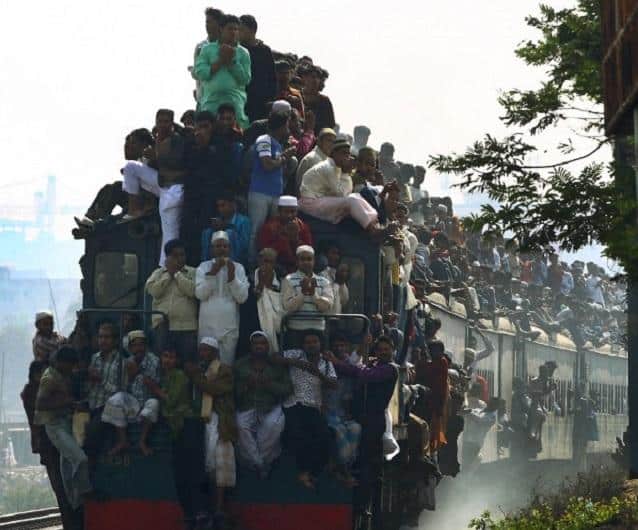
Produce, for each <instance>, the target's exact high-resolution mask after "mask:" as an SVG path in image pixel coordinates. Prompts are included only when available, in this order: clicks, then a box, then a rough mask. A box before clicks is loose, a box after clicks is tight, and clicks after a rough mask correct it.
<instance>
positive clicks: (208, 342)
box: [199, 337, 219, 350]
mask: <svg viewBox="0 0 638 530" xmlns="http://www.w3.org/2000/svg"><path fill="white" fill-rule="evenodd" d="M199 343H200V344H206V346H210V347H211V348H215V349H216V350H219V342H217V339H216V338H215V337H204V338H202V339H201V340H200V341H199Z"/></svg>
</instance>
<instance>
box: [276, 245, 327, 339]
mask: <svg viewBox="0 0 638 530" xmlns="http://www.w3.org/2000/svg"><path fill="white" fill-rule="evenodd" d="M314 267H315V251H314V249H313V248H312V247H311V246H309V245H301V246H300V247H298V248H297V271H296V272H293V273H291V274H289V275H288V276H286V277H285V278H284V280H283V282H282V285H281V296H282V303H283V307H284V310H285V311H286V314H288V315H292V317H291V318H290V320H289V322H288V327H289V329H291V330H296V331H302V330H306V329H317V330H324V329H325V325H326V323H325V321H324V319H323V317H322V316H321V315H322V314H325V313H329V312H330V311H331V309H332V307H333V304H334V292H333V290H332V286H331V285H330V282H329V281H328V280H327V279H326V278H324V277H323V276H319V275H318V274H315V273H314ZM297 312H303V313H310V315H307V316H304V317H303V318H301V317H299V318H295V317H294V314H295V313H297ZM313 314H315V315H317V316H316V317H313V316H312V315H313Z"/></svg>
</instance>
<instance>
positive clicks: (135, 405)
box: [102, 330, 160, 456]
mask: <svg viewBox="0 0 638 530" xmlns="http://www.w3.org/2000/svg"><path fill="white" fill-rule="evenodd" d="M128 350H129V352H130V354H131V357H129V358H127V359H126V360H125V361H124V369H125V377H126V380H127V381H128V384H127V385H126V391H121V392H117V393H115V394H113V395H112V396H111V397H110V398H109V399H108V400H107V401H106V404H105V406H104V412H103V413H102V422H104V423H107V424H110V425H113V426H114V427H115V430H116V432H117V442H116V444H115V446H114V447H113V448H112V449H111V451H110V454H111V455H117V454H119V453H120V452H122V451H124V450H125V449H127V448H128V447H129V442H128V437H127V433H126V428H127V426H128V424H129V423H134V422H139V423H142V434H141V436H140V440H139V448H140V451H142V454H144V455H145V456H148V455H150V454H151V452H152V451H151V448H150V447H149V446H148V443H147V437H148V433H149V431H150V430H151V427H152V425H153V424H154V423H157V419H158V416H159V401H158V400H157V399H156V398H154V397H152V395H153V394H152V388H154V386H155V385H156V384H157V383H159V378H160V361H159V359H158V357H157V356H156V355H155V354H153V353H151V352H148V351H147V348H146V335H145V334H144V332H143V331H141V330H135V331H131V332H130V333H129V334H128Z"/></svg>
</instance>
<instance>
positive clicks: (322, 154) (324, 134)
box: [297, 129, 337, 189]
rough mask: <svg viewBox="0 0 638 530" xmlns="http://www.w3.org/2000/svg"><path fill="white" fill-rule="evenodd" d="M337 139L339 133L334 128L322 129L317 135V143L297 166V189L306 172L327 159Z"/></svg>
mask: <svg viewBox="0 0 638 530" xmlns="http://www.w3.org/2000/svg"><path fill="white" fill-rule="evenodd" d="M336 139H337V133H336V132H334V130H332V129H322V130H321V131H319V136H318V137H317V145H316V146H315V148H314V149H313V150H312V151H310V152H309V153H308V154H307V155H306V156H304V157H303V158H302V159H301V162H299V167H298V168H297V189H299V186H301V179H302V177H303V176H304V173H305V172H306V171H308V170H309V169H310V168H311V167H315V166H316V165H317V164H318V163H319V162H323V161H324V160H327V159H328V157H329V156H330V151H332V144H334V143H335V140H336Z"/></svg>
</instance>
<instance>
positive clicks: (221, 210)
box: [202, 190, 251, 266]
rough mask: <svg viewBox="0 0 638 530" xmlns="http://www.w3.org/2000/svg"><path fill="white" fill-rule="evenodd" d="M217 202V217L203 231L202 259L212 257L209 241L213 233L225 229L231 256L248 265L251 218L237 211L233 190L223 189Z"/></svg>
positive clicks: (234, 259)
mask: <svg viewBox="0 0 638 530" xmlns="http://www.w3.org/2000/svg"><path fill="white" fill-rule="evenodd" d="M215 203H216V206H217V217H213V218H212V219H211V226H210V228H207V229H206V230H204V231H203V232H202V261H207V260H209V259H210V258H211V253H210V250H211V249H210V244H209V242H210V238H211V237H212V235H213V233H214V232H217V231H219V230H223V231H225V232H226V233H227V234H228V238H229V240H230V258H231V259H232V260H233V261H237V262H239V263H241V264H242V265H244V266H247V265H248V246H249V244H250V233H251V226H250V219H249V218H248V217H247V216H245V215H243V214H241V213H239V212H238V211H237V199H236V198H235V194H234V193H233V192H232V191H223V190H222V191H221V192H220V193H219V195H218V196H217V199H216V201H215Z"/></svg>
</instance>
